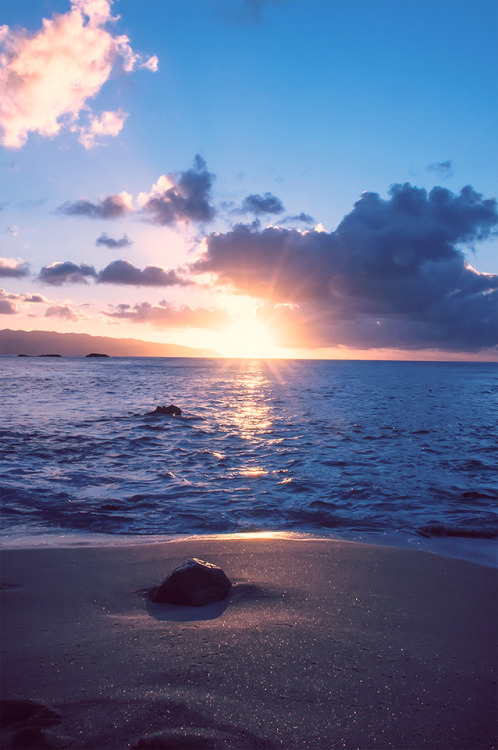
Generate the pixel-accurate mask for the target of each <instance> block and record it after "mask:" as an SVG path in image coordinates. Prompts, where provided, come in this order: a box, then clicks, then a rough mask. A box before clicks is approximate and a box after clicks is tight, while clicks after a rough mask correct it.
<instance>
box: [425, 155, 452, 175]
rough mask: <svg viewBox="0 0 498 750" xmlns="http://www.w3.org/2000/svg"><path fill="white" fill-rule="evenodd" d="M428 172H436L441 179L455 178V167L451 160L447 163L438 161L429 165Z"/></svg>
mask: <svg viewBox="0 0 498 750" xmlns="http://www.w3.org/2000/svg"><path fill="white" fill-rule="evenodd" d="M427 171H428V172H436V173H437V174H438V175H439V176H440V177H444V178H448V177H452V176H453V166H452V163H451V159H447V160H446V161H438V162H433V163H432V164H429V166H428V167H427Z"/></svg>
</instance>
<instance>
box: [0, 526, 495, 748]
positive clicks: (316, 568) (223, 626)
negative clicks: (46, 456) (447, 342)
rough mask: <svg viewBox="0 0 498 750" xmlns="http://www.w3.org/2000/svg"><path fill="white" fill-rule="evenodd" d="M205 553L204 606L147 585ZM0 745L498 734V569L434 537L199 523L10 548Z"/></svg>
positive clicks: (468, 738)
mask: <svg viewBox="0 0 498 750" xmlns="http://www.w3.org/2000/svg"><path fill="white" fill-rule="evenodd" d="M189 557H199V558H201V559H204V560H207V561H209V562H213V563H216V564H218V565H220V566H221V567H222V568H223V569H224V570H225V572H226V573H227V575H228V576H229V578H230V579H231V580H232V582H233V584H234V585H233V587H232V590H231V593H230V595H229V597H228V599H227V600H226V601H224V602H221V603H218V604H213V605H209V606H208V607H204V608H185V607H173V606H166V605H156V604H152V603H151V602H149V600H148V599H147V598H146V597H145V596H144V594H143V592H144V590H145V589H148V588H150V587H152V586H154V585H156V584H158V583H160V582H161V580H162V579H163V578H164V577H165V576H166V575H167V573H169V572H170V571H171V570H172V569H173V568H174V567H176V565H178V564H179V563H180V562H182V561H183V560H185V559H187V558H189ZM1 558H2V576H1V582H2V589H1V592H0V595H1V603H2V608H1V612H2V621H1V638H2V644H1V645H2V659H1V697H2V701H3V715H2V739H3V744H2V747H6V748H8V747H17V748H23V747H33V748H35V747H40V748H59V747H71V748H88V749H91V750H100V748H116V750H118V749H119V750H124V749H125V748H174V749H175V750H176V748H179V749H180V748H182V749H185V748H192V749H193V748H220V749H221V748H248V749H252V748H255V749H256V748H281V749H283V750H291V749H294V748H295V749H296V750H297V749H299V750H301V749H302V748H310V750H319V749H321V748H323V749H324V750H325V749H327V750H331V749H332V748H334V749H335V748H347V749H350V748H351V749H353V748H359V749H360V750H366V749H367V748H396V749H397V750H419V749H422V748H431V750H436V749H438V748H440V749H441V750H453V749H454V750H460V749H462V750H463V749H464V748H468V749H469V750H480V748H486V750H489V748H493V747H496V746H497V711H496V705H497V704H496V661H497V658H496V653H497V651H496V646H497V643H496V641H497V576H496V571H495V570H493V569H491V568H486V567H483V566H479V565H475V564H473V563H468V562H463V561H459V560H451V559H447V558H443V557H438V556H436V555H432V554H429V553H426V552H419V551H413V550H399V549H394V548H384V547H375V546H369V545H362V544H355V543H347V542H335V541H330V540H314V539H306V540H290V539H261V538H259V539H241V538H238V539H231V538H223V537H219V538H211V539H208V538H197V539H190V540H186V541H181V542H180V541H177V542H164V543H158V544H140V545H132V546H117V547H68V548H41V549H12V550H4V551H3V552H2V555H1Z"/></svg>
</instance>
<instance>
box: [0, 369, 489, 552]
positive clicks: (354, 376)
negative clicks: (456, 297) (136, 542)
mask: <svg viewBox="0 0 498 750" xmlns="http://www.w3.org/2000/svg"><path fill="white" fill-rule="evenodd" d="M0 367H1V372H2V378H1V388H2V393H1V395H0V403H1V417H2V418H1V423H0V447H1V473H0V487H1V489H0V491H1V500H2V514H1V524H2V530H1V540H2V542H3V543H4V544H6V545H9V544H15V543H18V542H19V540H22V542H23V543H27V544H29V543H35V542H36V540H37V539H40V538H44V539H46V538H47V535H48V538H55V537H59V538H60V537H61V535H62V536H63V538H65V539H71V540H73V541H74V540H76V542H77V541H78V540H83V539H88V535H99V536H100V535H112V539H118V538H119V539H123V538H124V537H125V536H126V537H128V536H129V535H133V537H134V538H140V539H144V538H146V539H149V538H151V537H154V536H155V535H167V536H176V535H181V536H187V535H192V534H216V533H227V532H229V533H237V532H246V533H248V532H276V531H286V532H299V533H301V534H314V535H320V536H331V537H335V538H345V539H351V540H362V541H368V542H373V543H376V542H378V543H380V544H396V545H399V546H405V545H410V546H419V547H422V548H427V549H432V550H434V551H436V552H442V553H443V554H450V555H454V556H461V557H464V558H467V559H475V560H478V561H481V562H485V563H491V564H493V560H494V561H496V550H497V517H496V516H497V503H496V499H497V495H498V492H497V473H496V465H495V463H496V445H497V419H496V411H497V410H496V405H497V403H496V402H497V394H498V381H497V377H496V375H497V370H496V366H494V365H492V364H480V363H478V364H476V363H408V362H351V361H276V360H275V361H268V362H266V361H260V360H214V359H202V360H199V359H170V358H164V359H163V358H156V359H152V358H151V359H133V358H130V359H128V358H109V359H87V358H81V357H80V358H76V357H74V358H72V357H64V358H61V359H58V358H57V359H52V358H17V357H7V356H3V357H1V358H0ZM170 403H173V404H176V405H177V406H179V407H180V408H181V409H182V412H183V413H182V416H181V417H168V416H147V412H150V411H152V410H153V409H154V408H155V407H156V406H157V405H168V404H170ZM40 535H44V536H40ZM94 538H95V539H96V538H97V537H94ZM105 538H108V537H105Z"/></svg>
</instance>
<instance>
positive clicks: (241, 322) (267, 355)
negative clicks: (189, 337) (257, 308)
mask: <svg viewBox="0 0 498 750" xmlns="http://www.w3.org/2000/svg"><path fill="white" fill-rule="evenodd" d="M218 349H219V350H220V353H221V354H222V355H223V356H224V357H235V358H241V357H243V358H251V359H255V358H262V359H271V358H273V357H278V356H279V355H278V349H277V347H276V345H275V342H274V340H273V336H272V333H271V331H270V330H269V329H268V327H267V326H266V325H265V323H264V322H263V321H261V320H258V319H257V318H256V317H254V316H237V317H236V318H235V319H234V321H233V323H231V324H230V325H229V326H228V327H227V328H225V329H224V330H223V331H220V339H219V345H218Z"/></svg>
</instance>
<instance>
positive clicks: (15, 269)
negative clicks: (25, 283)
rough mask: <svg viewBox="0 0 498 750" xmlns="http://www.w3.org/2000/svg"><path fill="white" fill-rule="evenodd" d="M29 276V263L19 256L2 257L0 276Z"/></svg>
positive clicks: (20, 277) (14, 277)
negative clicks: (15, 257) (16, 257)
mask: <svg viewBox="0 0 498 750" xmlns="http://www.w3.org/2000/svg"><path fill="white" fill-rule="evenodd" d="M25 276H29V265H28V264H27V263H25V262H24V261H22V260H20V259H19V258H18V259H17V260H15V259H14V258H0V277H3V278H11V279H22V278H24V277H25Z"/></svg>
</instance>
